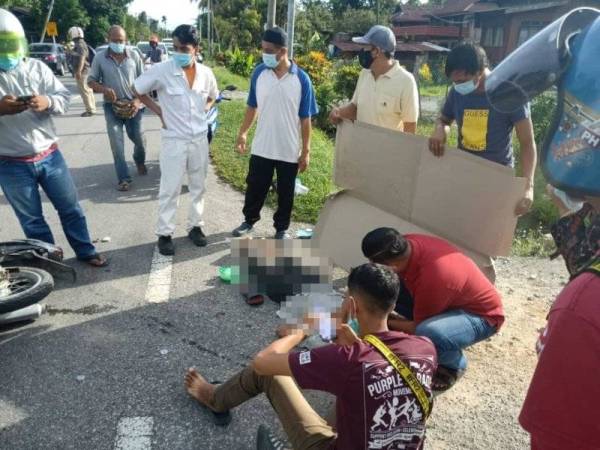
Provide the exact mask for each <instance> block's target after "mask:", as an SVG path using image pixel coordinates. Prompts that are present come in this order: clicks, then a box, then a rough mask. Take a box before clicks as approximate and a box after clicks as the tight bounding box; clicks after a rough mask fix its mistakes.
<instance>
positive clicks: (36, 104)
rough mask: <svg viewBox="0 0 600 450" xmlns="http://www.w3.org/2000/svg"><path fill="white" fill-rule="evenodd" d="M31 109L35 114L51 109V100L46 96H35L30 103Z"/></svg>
mask: <svg viewBox="0 0 600 450" xmlns="http://www.w3.org/2000/svg"><path fill="white" fill-rule="evenodd" d="M29 108H31V110H32V111H34V112H43V111H46V110H47V109H48V108H50V99H49V98H48V97H46V96H45V95H34V96H33V98H32V99H31V100H30V101H29Z"/></svg>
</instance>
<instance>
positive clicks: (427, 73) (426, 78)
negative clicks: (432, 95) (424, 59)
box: [419, 63, 433, 84]
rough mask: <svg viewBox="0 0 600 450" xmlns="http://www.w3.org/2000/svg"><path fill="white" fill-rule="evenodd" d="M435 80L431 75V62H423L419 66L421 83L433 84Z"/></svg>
mask: <svg viewBox="0 0 600 450" xmlns="http://www.w3.org/2000/svg"><path fill="white" fill-rule="evenodd" d="M432 81H433V76H432V75H431V70H430V69H429V64H427V63H426V64H422V65H421V67H420V68H419V83H420V84H431V82H432Z"/></svg>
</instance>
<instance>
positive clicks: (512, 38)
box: [391, 0, 600, 65]
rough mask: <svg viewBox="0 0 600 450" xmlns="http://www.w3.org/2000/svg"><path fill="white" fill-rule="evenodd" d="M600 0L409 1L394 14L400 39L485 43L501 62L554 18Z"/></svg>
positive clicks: (446, 44) (445, 44)
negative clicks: (424, 3)
mask: <svg viewBox="0 0 600 450" xmlns="http://www.w3.org/2000/svg"><path fill="white" fill-rule="evenodd" d="M581 6H590V7H600V0H447V1H446V2H445V3H444V4H443V5H442V6H422V7H409V6H403V7H402V8H401V10H400V11H399V12H398V13H396V14H394V15H393V16H392V18H391V21H392V24H393V29H394V33H395V34H396V37H397V39H398V41H400V42H405V43H408V42H420V41H423V40H425V41H427V42H431V43H433V44H436V45H439V46H443V47H447V48H452V47H454V46H455V45H457V44H458V43H459V42H461V41H465V40H468V41H472V42H475V43H477V44H480V45H481V46H482V47H483V48H484V49H485V50H486V53H487V55H488V58H489V60H490V64H492V65H495V64H497V63H499V62H500V61H501V60H502V59H504V58H505V57H506V56H507V55H508V54H509V53H511V52H512V51H513V50H514V49H516V48H517V47H518V46H519V45H521V44H522V43H523V42H525V41H526V40H527V39H529V38H530V37H531V36H533V35H534V34H536V33H537V32H538V31H540V30H541V29H542V28H544V27H545V26H546V25H548V24H549V23H551V22H553V21H554V20H556V19H557V18H559V17H560V16H562V15H564V14H565V13H567V12H568V11H570V10H572V9H573V8H576V7H581Z"/></svg>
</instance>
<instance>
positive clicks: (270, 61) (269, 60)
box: [262, 53, 279, 69]
mask: <svg viewBox="0 0 600 450" xmlns="http://www.w3.org/2000/svg"><path fill="white" fill-rule="evenodd" d="M262 60H263V63H264V64H265V66H267V67H268V68H269V69H274V68H275V67H277V66H278V65H279V61H277V56H275V55H274V54H272V53H263V54H262Z"/></svg>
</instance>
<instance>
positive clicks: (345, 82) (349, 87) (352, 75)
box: [333, 63, 362, 100]
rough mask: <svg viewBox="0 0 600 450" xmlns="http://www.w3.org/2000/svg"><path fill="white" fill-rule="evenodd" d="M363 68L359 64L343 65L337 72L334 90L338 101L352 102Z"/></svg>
mask: <svg viewBox="0 0 600 450" xmlns="http://www.w3.org/2000/svg"><path fill="white" fill-rule="evenodd" d="M361 70H362V68H361V67H360V65H359V64H357V63H352V64H343V65H341V66H340V67H338V69H337V70H336V71H335V74H334V76H333V78H334V82H333V84H334V89H335V93H336V94H337V99H338V100H350V99H351V98H352V96H353V95H354V89H355V88H356V82H357V81H358V77H359V75H360V72H361Z"/></svg>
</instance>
